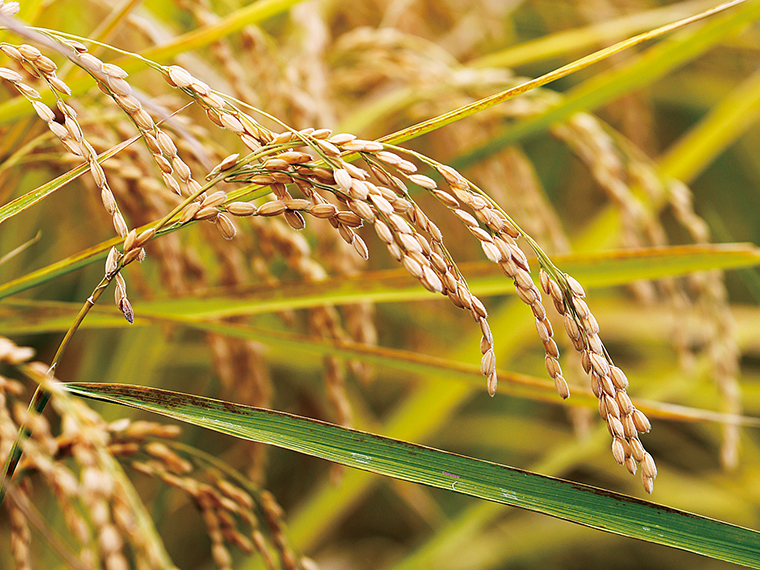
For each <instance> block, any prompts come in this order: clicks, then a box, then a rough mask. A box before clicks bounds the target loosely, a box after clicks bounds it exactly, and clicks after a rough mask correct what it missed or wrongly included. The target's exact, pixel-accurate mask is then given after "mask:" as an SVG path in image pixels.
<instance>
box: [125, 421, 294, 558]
mask: <svg viewBox="0 0 760 570" xmlns="http://www.w3.org/2000/svg"><path fill="white" fill-rule="evenodd" d="M125 435H129V434H128V430H127V431H126V432H125ZM127 439H129V438H127ZM121 446H122V447H121V449H120V450H119V451H117V453H119V452H120V454H121V455H123V456H124V457H125V458H129V459H131V460H132V461H131V465H132V466H133V467H134V468H135V469H136V470H138V471H140V472H141V473H144V474H146V475H149V476H151V477H156V478H157V479H160V480H161V481H163V482H164V483H166V484H167V485H170V486H172V487H174V488H176V489H178V490H180V491H182V492H183V493H185V494H186V495H187V496H188V497H189V498H190V499H191V500H192V501H193V503H194V504H195V505H196V507H197V508H198V510H199V511H200V512H201V515H202V517H203V522H204V524H205V525H206V530H207V532H208V535H209V538H210V539H211V554H212V557H213V559H214V562H215V564H216V566H217V568H219V569H220V570H231V569H232V567H233V566H232V555H231V553H230V547H236V548H238V549H239V550H240V551H242V552H243V553H245V554H247V555H251V554H252V553H253V552H258V553H259V554H260V555H261V557H262V560H263V561H264V563H265V565H266V567H267V568H271V569H275V568H289V569H294V570H295V569H298V568H302V567H303V564H302V563H301V560H299V557H298V556H297V555H296V554H295V553H294V551H293V550H292V549H291V548H290V546H289V545H288V541H287V538H286V537H285V534H284V532H283V531H284V525H283V522H282V517H283V513H282V510H281V509H280V507H279V505H278V504H277V502H276V501H275V500H274V497H273V496H272V495H271V494H270V493H268V492H267V491H258V492H256V493H254V494H252V493H251V492H249V491H246V490H243V489H242V488H240V487H239V486H238V485H236V484H235V483H233V482H231V481H230V480H229V479H226V478H224V477H222V476H221V475H220V474H218V473H217V472H215V471H211V470H206V471H198V470H196V468H195V466H194V465H193V464H192V463H191V462H190V461H188V460H187V459H184V458H183V457H181V456H180V455H179V454H178V453H177V452H176V451H174V450H173V449H172V448H171V447H170V446H169V445H166V444H164V443H161V442H157V441H152V442H149V443H147V444H136V443H132V444H124V443H122V444H121ZM138 451H139V452H142V453H141V455H147V459H143V458H138V457H135V454H137V453H138ZM201 479H210V482H208V483H207V482H204V481H203V480H201ZM262 519H263V521H262ZM262 522H264V523H265V524H262ZM275 556H277V557H279V559H280V564H279V565H278V564H277V562H276V559H275Z"/></svg>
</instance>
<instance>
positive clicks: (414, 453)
mask: <svg viewBox="0 0 760 570" xmlns="http://www.w3.org/2000/svg"><path fill="white" fill-rule="evenodd" d="M62 386H63V388H64V389H65V390H67V391H69V392H71V393H73V394H76V395H79V396H83V397H87V398H92V399H96V400H101V401H106V402H111V403H116V404H120V405H125V406H130V407H134V408H138V409H142V410H146V411H151V412H154V413H157V414H161V415H164V416H167V417H170V418H173V419H176V420H180V421H184V422H187V423H190V424H193V425H197V426H200V427H205V428H207V429H212V430H215V431H218V432H221V433H225V434H228V435H234V436H236V437H241V438H244V439H249V440H253V441H258V442H261V443H267V444H270V445H276V446H279V447H283V448H286V449H290V450H293V451H297V452H300V453H304V454H307V455H311V456H314V457H319V458H322V459H327V460H329V461H333V462H336V463H340V464H342V465H346V466H349V467H354V468H356V469H361V470H364V471H370V472H373V473H377V474H380V475H385V476H388V477H393V478H396V479H402V480H405V481H410V482H413V483H419V484H424V485H429V486H432V487H437V488H441V489H450V490H452V491H455V492H458V493H462V494H465V495H470V496H473V497H477V498H481V499H485V500H489V501H494V502H498V503H502V504H505V505H509V506H514V507H519V508H523V509H527V510H531V511H535V512H539V513H543V514H546V515H549V516H553V517H557V518H560V519H563V520H567V521H570V522H574V523H576V524H580V525H584V526H588V527H591V528H595V529H598V530H603V531H606V532H610V533H613V534H619V535H623V536H628V537H631V538H638V539H641V540H645V541H647V542H652V543H656V544H661V545H665V546H670V547H673V548H678V549H681V550H686V551H690V552H695V553H698V554H702V555H704V556H709V557H711V558H715V559H718V560H724V561H727V562H733V563H736V564H742V565H745V566H748V567H751V568H760V533H758V532H756V531H753V530H750V529H746V528H742V527H739V526H734V525H731V524H728V523H724V522H721V521H716V520H713V519H710V518H706V517H702V516H699V515H695V514H692V513H687V512H684V511H679V510H676V509H672V508H668V507H664V506H661V505H657V504H654V503H650V502H647V501H643V500H640V499H636V498H633V497H628V496H626V495H621V494H618V493H613V492H610V491H605V490H603V489H597V488H594V487H590V486H587V485H582V484H579V483H573V482H569V481H564V480H561V479H556V478H552V477H546V476H544V475H538V474H535V473H530V472H527V471H522V470H519V469H515V468H512V467H507V466H504V465H499V464H496V463H490V462H487V461H482V460H479V459H473V458H470V457H465V456H461V455H455V454H452V453H448V452H445V451H440V450H437V449H433V448H430V447H425V446H421V445H417V444H411V443H407V442H404V441H400V440H394V439H391V438H386V437H383V436H379V435H375V434H370V433H366V432H360V431H356V430H351V429H348V428H342V427H339V426H335V425H332V424H328V423H325V422H321V421H318V420H313V419H307V418H303V417H299V416H294V415H291V414H287V413H284V412H278V411H272V410H265V409H259V408H252V407H249V406H244V405H240V404H234V403H231V402H225V401H220V400H213V399H210V398H205V397H202V396H196V395H189V394H182V393H178V392H171V391H167V390H160V389H156V388H148V387H140V386H129V385H122V384H64V385H62Z"/></svg>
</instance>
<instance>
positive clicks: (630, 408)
mask: <svg viewBox="0 0 760 570" xmlns="http://www.w3.org/2000/svg"><path fill="white" fill-rule="evenodd" d="M540 280H541V287H542V288H543V289H544V291H545V292H546V294H547V295H549V296H550V297H551V298H552V300H553V301H554V306H555V308H556V309H557V312H559V314H560V315H562V317H563V318H564V321H565V330H566V331H567V334H568V336H569V337H570V340H571V341H572V343H573V346H574V347H575V349H576V350H577V351H578V352H579V353H580V354H581V363H582V364H583V369H584V370H585V371H586V373H587V374H588V375H589V376H590V378H591V390H592V391H593V393H594V395H595V396H596V397H597V398H598V399H599V414H600V415H601V416H602V418H603V419H604V420H605V421H606V422H607V428H608V430H609V432H610V435H612V437H613V440H612V455H613V457H614V458H615V461H617V462H618V463H619V464H621V465H624V466H625V467H626V469H628V471H629V472H630V473H631V474H635V473H636V466H637V464H639V465H640V466H641V482H642V484H643V485H644V489H645V490H646V491H647V492H648V493H651V492H652V490H653V488H654V479H655V477H657V467H656V466H655V463H654V459H653V458H652V456H651V455H650V454H649V453H648V452H647V451H646V450H645V449H644V446H643V445H642V444H641V441H640V440H639V433H647V432H649V430H650V428H651V425H650V423H649V420H648V419H647V417H646V416H645V415H644V413H643V412H642V411H641V410H638V409H636V408H635V407H634V405H633V404H632V403H631V399H630V398H629V397H628V394H627V392H626V388H627V387H628V378H626V376H625V373H623V371H622V370H621V369H620V368H618V367H617V366H615V365H614V363H613V362H612V359H611V358H610V357H609V355H608V354H607V351H606V350H605V348H604V345H603V344H602V341H601V339H600V338H599V324H598V323H597V321H596V318H595V317H594V315H593V314H592V313H591V311H590V310H589V307H588V304H587V303H586V301H585V297H586V293H585V292H584V290H583V287H582V286H581V285H580V283H578V281H576V280H575V279H574V278H572V277H571V276H569V275H563V281H564V282H563V283H562V284H560V282H559V281H557V280H555V279H552V278H551V277H549V275H548V274H547V273H546V272H545V271H544V270H543V269H542V270H541V275H540Z"/></svg>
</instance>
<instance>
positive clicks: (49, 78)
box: [0, 44, 127, 238]
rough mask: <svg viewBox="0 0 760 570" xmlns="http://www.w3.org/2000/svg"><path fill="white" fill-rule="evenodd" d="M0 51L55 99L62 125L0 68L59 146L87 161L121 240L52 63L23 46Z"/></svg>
mask: <svg viewBox="0 0 760 570" xmlns="http://www.w3.org/2000/svg"><path fill="white" fill-rule="evenodd" d="M0 50H2V52H3V53H4V54H5V55H6V56H8V57H9V58H11V59H13V60H14V61H16V62H17V63H19V64H20V65H21V66H22V67H23V68H24V69H25V70H26V71H27V72H29V73H30V74H31V75H32V76H34V77H36V78H42V79H43V80H44V81H45V82H46V83H47V85H48V86H49V87H50V89H51V91H52V92H53V93H54V94H55V96H56V98H57V99H58V102H57V107H58V110H59V112H60V113H61V115H63V124H61V123H59V122H57V121H56V119H55V113H54V112H53V111H52V109H50V107H48V106H47V105H46V104H44V103H42V102H41V101H38V100H37V99H39V98H40V95H39V93H38V92H37V91H36V90H35V89H33V88H32V87H29V86H27V85H26V84H24V83H23V80H22V77H21V75H20V74H18V73H17V72H15V71H13V70H11V69H7V68H0V77H2V78H3V79H6V80H7V81H9V82H11V83H12V84H13V85H14V86H15V87H16V89H17V90H18V91H19V92H20V93H21V94H22V95H23V96H24V97H26V98H27V99H28V100H29V101H30V103H31V104H32V106H33V107H34V110H35V111H36V113H37V115H38V116H39V117H40V118H41V119H42V120H43V121H45V123H47V126H48V128H49V129H50V131H51V132H52V133H53V134H54V135H55V136H56V137H58V139H59V140H60V141H61V143H62V144H63V146H64V147H66V149H67V150H68V151H69V152H70V153H72V154H73V155H74V156H77V157H81V158H84V159H85V160H87V162H88V163H89V166H90V173H91V174H92V178H93V180H94V181H95V184H96V185H97V187H98V189H99V190H100V196H101V200H102V202H103V206H104V207H105V209H106V211H107V212H108V214H109V215H110V216H111V218H112V221H113V227H114V229H115V230H116V233H117V234H118V235H119V236H120V237H122V238H123V237H124V236H126V234H127V223H126V221H125V220H124V216H123V215H122V213H121V211H120V210H119V207H118V205H117V203H116V200H115V199H114V195H113V192H112V191H111V188H110V187H109V185H108V180H107V178H106V175H105V172H104V171H103V168H102V167H101V166H100V164H99V163H98V161H97V152H95V149H94V148H93V147H92V145H91V144H90V143H89V142H88V141H87V140H86V139H85V137H84V132H83V131H82V128H81V126H80V124H79V122H78V121H77V113H76V111H75V110H74V109H73V107H71V106H70V105H67V104H66V103H65V102H64V101H63V100H62V99H61V95H70V94H71V90H70V89H69V87H68V86H67V85H66V84H65V83H64V82H63V81H62V80H61V79H60V78H59V77H57V76H56V74H55V70H56V65H55V63H54V62H53V61H52V60H51V59H50V58H48V57H46V56H44V55H42V53H41V52H40V50H39V49H37V48H36V47H34V46H30V45H27V44H22V45H19V46H12V45H9V44H3V45H2V46H0Z"/></svg>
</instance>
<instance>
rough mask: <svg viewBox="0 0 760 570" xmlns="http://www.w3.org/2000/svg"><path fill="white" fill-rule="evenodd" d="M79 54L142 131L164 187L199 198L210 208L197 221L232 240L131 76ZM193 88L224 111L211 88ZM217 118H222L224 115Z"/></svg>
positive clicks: (232, 124) (233, 123) (231, 229)
mask: <svg viewBox="0 0 760 570" xmlns="http://www.w3.org/2000/svg"><path fill="white" fill-rule="evenodd" d="M76 51H77V55H76V56H75V57H72V60H73V61H74V62H75V63H76V64H77V65H79V66H81V67H82V68H84V69H85V70H86V71H87V72H88V73H90V74H91V75H92V76H93V77H94V78H95V79H96V80H97V81H98V86H99V87H100V88H101V90H103V92H104V93H106V94H108V95H109V96H111V97H112V98H113V100H114V101H115V102H116V104H117V105H118V106H119V107H121V109H122V110H123V111H124V112H125V113H126V114H127V115H128V116H129V117H130V119H131V120H132V122H133V123H134V124H135V125H136V126H137V128H138V129H139V131H140V134H141V136H142V138H143V140H144V141H145V143H146V145H147V146H148V148H149V149H150V151H151V153H152V156H153V160H154V162H155V163H156V165H157V166H158V167H159V169H160V171H161V178H162V180H163V181H164V184H165V185H166V186H167V187H168V188H169V189H170V190H171V191H172V192H174V193H175V194H177V195H182V194H188V195H191V196H192V195H199V200H198V201H196V202H195V203H198V204H199V205H200V206H201V208H209V209H207V210H205V211H204V212H203V214H202V216H204V217H202V218H194V219H208V220H211V221H213V222H214V223H215V224H216V227H217V229H218V230H219V232H220V233H221V234H222V236H223V237H224V238H225V239H232V238H233V237H234V236H235V233H236V229H235V226H234V224H233V223H232V221H231V220H230V218H229V217H228V216H226V215H225V214H224V213H223V212H220V211H218V210H216V209H214V210H211V209H210V208H213V205H212V203H210V202H207V203H205V204H203V200H204V199H205V198H206V197H205V196H203V195H202V193H201V192H200V190H201V186H200V184H199V183H198V182H197V181H196V180H195V179H194V178H193V175H192V171H191V169H190V167H189V166H188V165H187V163H186V162H185V161H184V160H182V158H181V157H180V156H179V153H178V151H177V145H176V144H175V143H174V141H173V140H172V138H171V136H170V135H169V134H168V133H167V132H166V131H165V130H163V129H161V128H160V127H159V126H158V125H156V123H155V122H154V121H153V118H152V117H151V116H150V114H149V113H148V112H147V111H146V110H145V109H144V108H143V106H142V104H141V103H140V101H139V99H138V98H137V97H135V96H134V95H133V94H132V87H131V86H130V85H129V83H128V82H127V81H126V77H127V73H126V72H125V71H124V70H123V69H121V68H120V67H118V66H116V65H114V64H111V63H104V62H102V61H101V60H100V59H98V58H97V57H95V56H93V55H92V54H91V53H88V52H86V51H84V50H83V49H81V48H80V49H78V50H76ZM180 75H181V73H180ZM191 85H192V87H193V89H194V92H195V93H196V94H197V95H198V96H199V97H203V101H204V102H205V103H206V104H207V105H208V106H209V107H210V108H221V107H223V106H224V101H223V100H222V99H221V98H219V97H218V96H216V95H214V94H213V93H211V91H210V88H209V87H208V85H206V84H205V83H202V82H200V81H198V80H195V79H193V82H192V84H191ZM211 115H213V113H211V114H210V116H211ZM214 116H216V117H217V118H218V116H221V115H214ZM223 116H224V117H226V119H225V120H217V121H215V122H216V124H220V123H221V125H220V126H226V128H230V130H233V132H236V134H240V135H241V137H242V136H243V135H244V134H245V133H242V131H241V130H240V129H239V128H238V125H242V124H241V123H239V121H237V119H236V118H235V117H234V115H232V114H229V113H228V114H225V115H223ZM245 140H246V139H245V138H244V141H245ZM252 144H253V146H255V147H256V148H258V146H260V144H259V142H258V141H256V140H254V141H253V143H252Z"/></svg>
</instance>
